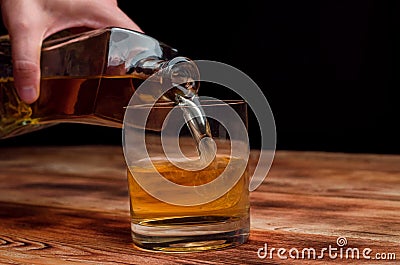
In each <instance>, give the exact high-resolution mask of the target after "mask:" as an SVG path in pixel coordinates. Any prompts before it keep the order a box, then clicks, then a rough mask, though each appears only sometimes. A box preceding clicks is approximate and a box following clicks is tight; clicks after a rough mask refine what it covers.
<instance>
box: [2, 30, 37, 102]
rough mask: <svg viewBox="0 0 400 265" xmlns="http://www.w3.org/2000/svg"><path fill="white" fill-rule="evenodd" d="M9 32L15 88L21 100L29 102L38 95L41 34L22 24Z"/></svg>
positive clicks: (34, 99)
mask: <svg viewBox="0 0 400 265" xmlns="http://www.w3.org/2000/svg"><path fill="white" fill-rule="evenodd" d="M11 32H12V33H10V38H11V47H12V58H13V75H14V84H15V88H16V89H17V92H18V95H19V96H20V98H21V100H22V101H24V102H26V103H28V104H30V103H33V102H34V101H36V100H37V98H38V97H39V86H40V49H41V45H42V34H41V33H40V32H38V31H37V30H36V31H34V30H32V29H28V28H26V29H24V27H23V26H19V27H17V28H14V29H13V30H12V31H11Z"/></svg>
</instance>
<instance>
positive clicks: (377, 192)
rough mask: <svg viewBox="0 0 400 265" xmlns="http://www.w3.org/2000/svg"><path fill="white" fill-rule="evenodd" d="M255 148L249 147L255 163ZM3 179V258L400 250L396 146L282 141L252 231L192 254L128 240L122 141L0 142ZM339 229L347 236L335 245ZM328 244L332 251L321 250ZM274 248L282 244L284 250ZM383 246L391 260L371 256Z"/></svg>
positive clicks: (215, 258) (123, 259) (132, 258)
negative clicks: (331, 147) (326, 146)
mask: <svg viewBox="0 0 400 265" xmlns="http://www.w3.org/2000/svg"><path fill="white" fill-rule="evenodd" d="M257 155H258V152H257V151H256V150H253V151H252V154H251V157H252V159H251V161H250V163H251V164H250V167H252V168H254V165H255V163H256V161H257V160H256V159H257ZM0 183H1V184H0V264H159V265H161V264H335V263H337V264H360V263H363V264H399V260H400V156H396V155H372V154H342V153H321V152H295V151H278V152H277V153H276V156H275V159H274V162H273V165H272V168H271V170H270V172H269V174H268V177H267V178H266V179H265V181H264V183H263V184H262V185H261V186H260V187H259V188H258V189H257V190H256V191H254V192H252V193H251V235H250V240H249V241H248V242H247V243H245V244H243V245H241V246H239V247H236V248H232V249H227V250H219V251H209V252H201V253H191V254H166V253H153V252H145V251H141V250H138V249H136V248H135V247H134V246H133V244H132V241H131V236H130V225H129V206H128V190H127V179H126V169H125V162H124V159H123V155H122V150H121V148H120V147H115V146H76V147H73V146H72V147H29V148H22V147H19V148H15V147H14V148H1V149H0ZM338 238H341V239H342V240H344V239H346V240H347V244H346V245H345V246H342V247H339V246H338V245H337V239H338ZM340 242H343V241H340ZM265 246H267V251H268V253H267V254H268V255H267V256H266V257H263V254H265V253H264V251H263V249H262V251H261V250H260V251H258V250H259V249H260V248H263V247H265ZM330 246H331V247H332V248H336V249H337V251H335V250H333V249H332V250H333V252H331V253H332V255H331V256H330V255H329V253H328V252H327V251H325V252H324V253H323V255H320V254H321V251H322V250H323V249H324V248H329V247H330ZM272 248H274V249H275V250H274V251H272V254H271V249H272ZM279 248H281V249H283V250H286V252H281V253H282V255H281V256H278V253H277V251H278V249H279ZM311 248H313V249H315V250H316V254H317V255H316V258H315V259H313V256H312V255H311V256H310V258H309V257H308V256H307V252H304V249H311ZM349 249H350V250H354V251H355V249H357V250H359V251H360V256H359V259H357V258H356V257H357V255H354V256H352V255H351V253H350V252H349V255H348V256H347V259H346V255H345V253H346V251H347V250H349ZM365 249H370V250H371V251H370V252H369V251H367V252H368V253H366V254H368V255H367V256H369V257H370V258H371V259H366V258H367V256H366V257H364V256H363V255H362V252H363V251H365ZM283 250H281V251H283ZM296 250H298V251H299V256H297V258H296ZM340 250H341V251H343V252H342V253H343V254H342V256H340ZM302 251H303V253H304V257H303V256H302V255H301V253H302ZM257 252H259V254H260V256H261V258H260V257H259V255H258V254H257ZM334 253H336V255H337V256H336V258H335V257H334ZM354 253H356V252H354ZM270 254H271V255H270ZM377 254H378V255H377ZM385 255H386V258H387V259H389V258H390V259H391V260H378V259H376V257H377V258H378V257H384V256H385ZM394 255H395V257H394ZM318 256H322V258H320V257H318ZM284 257H286V259H284ZM394 258H396V260H394Z"/></svg>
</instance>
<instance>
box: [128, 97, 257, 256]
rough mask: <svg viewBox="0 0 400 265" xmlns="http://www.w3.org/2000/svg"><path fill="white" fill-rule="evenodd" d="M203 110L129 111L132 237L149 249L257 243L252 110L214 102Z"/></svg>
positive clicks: (160, 107) (238, 103)
mask: <svg viewBox="0 0 400 265" xmlns="http://www.w3.org/2000/svg"><path fill="white" fill-rule="evenodd" d="M197 107H198V108H200V110H199V109H198V110H195V111H193V110H188V109H185V108H188V107H187V106H186V107H180V106H176V105H173V104H172V103H156V104H155V105H153V106H149V105H136V106H129V107H128V108H127V110H126V114H125V121H124V130H123V132H124V155H125V158H126V162H127V165H128V184H129V197H130V214H131V230H132V238H133V242H134V244H135V245H136V246H137V247H139V248H141V249H146V250H153V251H165V252H190V251H204V250H210V249H221V248H227V247H233V246H237V245H240V244H242V243H244V242H245V241H246V240H247V238H248V236H249V221H250V220H249V218H250V217H249V189H248V186H249V180H248V175H247V161H248V157H249V144H248V134H247V106H246V102H244V101H242V100H231V101H220V100H211V99H208V100H203V101H200V104H199V105H198V106H197ZM197 107H196V108H197ZM196 111H199V112H201V113H203V114H205V117H207V118H206V119H207V123H206V126H207V130H208V131H209V132H210V134H211V135H208V136H204V135H199V134H198V131H197V128H196V126H197V125H196V124H198V122H195V119H196V118H199V117H196V116H195V114H193V113H196ZM143 117H146V118H143ZM143 120H145V124H144V126H143V122H141V121H143ZM210 136H211V137H210Z"/></svg>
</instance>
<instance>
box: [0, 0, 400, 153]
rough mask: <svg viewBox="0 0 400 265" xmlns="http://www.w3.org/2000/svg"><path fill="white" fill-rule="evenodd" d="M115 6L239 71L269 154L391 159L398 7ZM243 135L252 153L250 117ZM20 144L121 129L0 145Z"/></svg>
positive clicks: (69, 129) (360, 2)
mask: <svg viewBox="0 0 400 265" xmlns="http://www.w3.org/2000/svg"><path fill="white" fill-rule="evenodd" d="M119 3H120V7H121V8H122V9H123V10H124V11H125V12H126V13H127V14H128V15H129V16H130V17H131V18H132V19H133V20H134V21H135V22H136V23H137V24H138V25H139V26H141V27H142V29H143V30H144V31H145V32H146V33H147V34H148V35H151V36H153V37H155V38H156V39H158V40H160V41H163V42H165V43H167V44H169V45H171V46H173V47H175V48H177V49H178V50H179V52H180V54H181V55H184V56H187V57H189V58H192V59H206V60H215V61H220V62H224V63H227V64H230V65H232V66H234V67H236V68H238V69H240V70H242V71H243V72H245V73H246V74H248V75H249V76H250V77H251V78H252V79H253V80H254V81H255V82H256V83H257V84H258V85H259V87H260V88H261V89H262V90H263V92H264V94H265V96H266V97H267V99H268V101H269V104H270V106H271V109H272V111H273V113H274V117H275V122H276V128H277V149H290V150H321V151H339V152H371V153H400V140H399V136H400V130H399V126H398V124H399V118H400V104H398V101H399V100H400V98H399V97H398V94H399V93H398V92H397V90H398V88H399V87H400V80H399V76H400V23H399V22H400V21H399V20H400V2H399V1H382V0H375V1H373V0H351V1H349V0H347V1H346V0H341V1H340V0H335V1H328V0H326V1H316V0H314V1H306V0H305V1H297V0H280V1H246V2H239V3H240V4H235V2H232V1H229V2H228V1H227V2H226V3H223V2H221V1H198V3H195V2H190V4H189V2H175V1H160V2H159V3H158V2H157V3H156V2H152V1H143V2H139V1H134V2H133V1H119ZM200 94H201V95H206V96H215V97H219V98H222V99H225V98H226V97H227V95H226V94H224V93H220V92H219V91H218V90H207V89H203V90H200ZM249 131H250V134H251V145H252V147H253V148H258V147H259V139H258V130H257V124H256V121H255V119H254V117H252V115H250V124H249ZM27 144H121V131H120V130H118V129H110V128H100V127H96V126H86V125H71V124H66V125H57V126H55V127H53V128H49V129H46V130H43V131H39V132H35V133H32V134H30V135H25V136H20V137H16V138H13V139H8V140H4V141H0V145H27Z"/></svg>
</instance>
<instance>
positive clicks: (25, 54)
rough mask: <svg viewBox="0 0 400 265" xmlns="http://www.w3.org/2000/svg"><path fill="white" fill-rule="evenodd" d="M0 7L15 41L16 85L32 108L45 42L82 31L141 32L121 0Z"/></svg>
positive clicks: (16, 0) (2, 0) (27, 1)
mask: <svg viewBox="0 0 400 265" xmlns="http://www.w3.org/2000/svg"><path fill="white" fill-rule="evenodd" d="M0 5H1V12H2V16H3V22H4V26H5V27H6V28H7V30H8V33H9V35H10V39H11V45H12V59H13V75H14V84H15V87H16V89H17V92H18V94H19V96H20V98H21V100H23V101H24V102H26V103H28V104H30V103H33V102H34V101H36V100H37V98H38V97H39V86H40V51H41V46H42V42H43V40H44V39H45V38H47V37H49V36H50V35H52V34H54V33H56V32H58V31H61V30H64V29H69V28H79V27H85V28H93V29H96V28H102V27H107V26H115V27H123V28H129V29H133V30H137V31H141V29H140V28H139V27H138V26H137V25H136V24H135V23H134V22H133V21H132V20H131V19H130V18H129V17H128V16H127V15H126V14H125V13H124V12H123V11H122V10H121V9H120V8H119V7H118V4H117V0H0Z"/></svg>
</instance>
